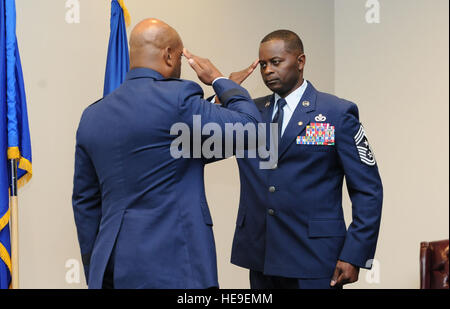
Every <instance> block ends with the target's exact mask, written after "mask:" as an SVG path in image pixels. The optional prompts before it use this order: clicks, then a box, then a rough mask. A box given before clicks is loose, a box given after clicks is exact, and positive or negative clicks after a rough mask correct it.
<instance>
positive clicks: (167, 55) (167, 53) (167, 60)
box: [164, 47, 174, 67]
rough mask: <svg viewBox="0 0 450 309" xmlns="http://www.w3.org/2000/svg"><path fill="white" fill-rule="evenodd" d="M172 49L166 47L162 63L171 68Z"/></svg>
mask: <svg viewBox="0 0 450 309" xmlns="http://www.w3.org/2000/svg"><path fill="white" fill-rule="evenodd" d="M172 52H173V51H172V48H170V47H166V48H165V49H164V62H165V63H166V65H167V66H169V67H172V66H173V63H174V62H173V60H174V59H173V54H172Z"/></svg>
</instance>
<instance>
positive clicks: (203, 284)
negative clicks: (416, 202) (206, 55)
mask: <svg viewBox="0 0 450 309" xmlns="http://www.w3.org/2000/svg"><path fill="white" fill-rule="evenodd" d="M184 54H185V56H186V57H187V58H188V60H189V64H190V65H191V66H192V68H193V69H194V70H195V71H196V73H197V75H198V77H199V79H200V80H201V81H202V82H203V83H205V84H207V85H212V86H213V88H214V90H215V92H216V94H217V96H218V97H219V99H220V101H221V102H222V105H221V106H219V105H215V104H211V103H209V102H208V101H205V100H203V91H202V89H201V88H200V86H199V85H198V84H196V83H194V82H191V81H186V80H182V79H179V77H180V72H181V58H182V55H183V43H182V41H181V39H180V36H179V35H178V33H177V32H176V31H175V30H174V29H173V28H172V27H170V26H169V25H167V24H165V23H164V22H162V21H160V20H157V19H147V20H144V21H142V22H141V23H139V24H138V25H137V26H136V27H135V28H134V29H133V31H132V33H131V36H130V66H131V70H130V72H128V74H127V77H126V80H125V82H124V83H123V84H122V85H121V86H120V87H119V88H118V89H116V90H115V91H114V92H112V93H111V94H109V95H108V96H106V97H104V98H103V99H101V100H100V101H98V102H96V103H94V104H92V105H91V106H89V107H88V108H86V110H85V111H84V112H83V115H82V117H81V120H80V124H79V127H78V131H77V141H76V153H75V175H74V187H73V210H74V216H75V223H76V226H77V231H78V239H79V243H80V248H81V254H82V260H83V265H84V269H85V274H86V279H87V283H88V286H89V288H102V287H103V288H177V289H178V288H183V289H184V288H209V287H218V280H217V266H216V251H215V245H214V236H213V231H212V221H211V216H210V213H209V208H208V204H207V202H206V197H205V189H204V179H203V173H204V165H205V162H206V159H205V158H203V157H201V156H200V157H195V156H194V157H193V156H192V154H193V152H194V151H195V149H190V151H188V152H187V153H186V152H184V153H183V156H182V157H180V158H176V157H174V156H173V152H174V150H175V152H176V150H177V149H174V148H177V147H173V146H172V145H173V142H174V140H175V139H177V138H178V136H177V135H173V132H172V127H173V126H174V125H175V124H182V125H183V126H182V127H184V128H188V129H189V131H190V134H191V135H190V137H192V135H193V134H195V133H194V132H193V129H194V121H193V116H194V115H199V116H200V117H201V123H202V124H205V123H215V124H218V125H219V126H220V128H221V129H222V132H224V128H225V123H232V124H235V123H242V124H243V125H246V124H249V123H254V124H256V123H258V122H259V119H260V116H259V112H258V110H257V108H256V106H255V105H254V103H253V102H252V100H251V98H250V96H249V94H248V93H247V91H246V90H245V89H244V88H242V87H240V86H239V85H237V84H236V83H234V82H232V81H230V80H229V79H226V78H221V77H222V74H221V73H220V72H219V71H218V70H217V68H215V67H214V65H212V64H211V63H210V62H209V61H208V60H206V59H202V58H199V57H196V56H194V55H192V54H191V53H189V52H188V51H186V50H184ZM175 134H177V133H175Z"/></svg>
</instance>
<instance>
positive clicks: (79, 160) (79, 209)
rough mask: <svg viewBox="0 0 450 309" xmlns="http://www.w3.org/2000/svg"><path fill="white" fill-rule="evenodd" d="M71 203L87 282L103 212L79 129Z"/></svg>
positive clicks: (93, 169)
mask: <svg viewBox="0 0 450 309" xmlns="http://www.w3.org/2000/svg"><path fill="white" fill-rule="evenodd" d="M72 206H73V212H74V217H75V224H76V227H77V234H78V241H79V244H80V249H81V258H82V262H83V266H84V272H85V275H86V281H88V278H89V262H90V258H91V253H92V248H93V247H94V243H95V239H96V237H97V233H98V228H99V225H100V219H101V215H102V211H101V194H100V185H99V181H98V178H97V174H96V172H95V168H94V166H93V164H92V161H91V159H90V158H89V155H88V153H87V151H86V149H85V147H83V145H82V143H81V141H80V128H79V129H78V131H77V143H76V148H75V173H74V179H73V194H72Z"/></svg>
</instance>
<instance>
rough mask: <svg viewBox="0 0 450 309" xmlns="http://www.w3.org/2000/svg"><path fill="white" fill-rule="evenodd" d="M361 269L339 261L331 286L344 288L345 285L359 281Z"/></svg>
mask: <svg viewBox="0 0 450 309" xmlns="http://www.w3.org/2000/svg"><path fill="white" fill-rule="evenodd" d="M358 275H359V267H357V266H354V265H352V264H350V263H347V262H343V261H338V262H337V264H336V268H335V270H334V273H333V277H332V278H331V282H330V286H332V287H342V286H343V285H344V284H348V283H353V282H356V281H358Z"/></svg>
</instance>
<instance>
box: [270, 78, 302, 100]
mask: <svg viewBox="0 0 450 309" xmlns="http://www.w3.org/2000/svg"><path fill="white" fill-rule="evenodd" d="M304 81H305V80H304V79H303V77H301V78H300V79H299V81H298V82H297V84H295V86H294V87H292V89H291V90H289V91H288V92H287V93H285V94H280V93H277V94H278V95H279V96H280V97H282V98H283V99H286V97H287V96H288V95H290V94H291V93H293V92H294V91H295V90H297V89H298V88H299V87H301V86H302V85H303V83H304Z"/></svg>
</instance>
